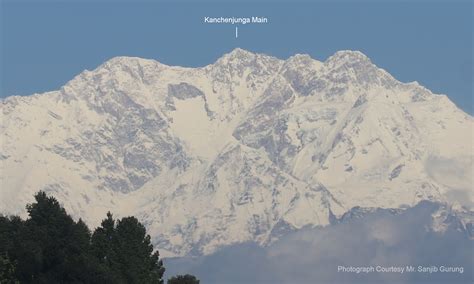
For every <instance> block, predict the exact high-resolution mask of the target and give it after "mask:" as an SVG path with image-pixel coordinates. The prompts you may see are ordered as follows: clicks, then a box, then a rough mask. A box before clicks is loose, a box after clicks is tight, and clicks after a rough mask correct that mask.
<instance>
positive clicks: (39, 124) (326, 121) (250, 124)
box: [0, 49, 474, 256]
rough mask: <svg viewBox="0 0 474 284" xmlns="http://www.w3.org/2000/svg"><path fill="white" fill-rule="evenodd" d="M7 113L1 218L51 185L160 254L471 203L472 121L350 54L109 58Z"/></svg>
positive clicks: (94, 217)
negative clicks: (145, 238)
mask: <svg viewBox="0 0 474 284" xmlns="http://www.w3.org/2000/svg"><path fill="white" fill-rule="evenodd" d="M1 102H2V104H1V108H2V120H1V125H0V127H1V128H0V136H1V138H2V139H1V145H0V146H1V147H0V149H1V152H0V161H1V162H0V169H1V178H2V181H1V185H2V186H1V189H0V197H1V199H0V212H3V213H8V214H24V205H25V204H26V203H27V202H31V200H32V196H33V194H34V193H35V192H36V191H38V190H45V191H47V192H49V193H51V194H54V196H56V197H57V198H58V199H59V200H60V201H61V202H62V203H63V204H64V206H65V207H66V209H67V210H68V212H70V213H72V214H73V215H74V216H76V217H81V218H83V219H84V220H86V221H87V222H88V223H89V224H90V225H91V226H95V225H97V224H98V223H99V222H100V220H101V219H102V218H104V216H105V213H106V212H107V211H109V210H110V211H111V212H113V213H115V215H116V216H124V215H130V214H132V215H135V216H137V217H138V218H139V219H140V220H141V221H142V222H143V223H144V224H145V225H146V226H147V228H148V230H149V232H150V234H151V235H152V238H153V241H154V244H155V245H156V246H157V247H158V249H159V250H160V252H161V253H162V255H165V256H173V255H186V254H207V253H211V252H213V251H215V250H216V249H217V248H218V247H220V246H224V245H229V244H234V243H239V242H245V241H249V240H255V241H257V242H259V243H261V244H267V243H270V242H272V241H273V240H275V239H277V238H278V237H279V236H281V235H282V234H285V232H287V231H292V230H297V229H299V228H302V227H305V226H324V225H329V224H330V223H331V220H338V219H339V218H341V217H342V216H344V213H345V212H347V211H349V210H350V209H351V208H353V207H356V206H359V207H363V208H367V207H372V208H393V209H397V210H398V209H400V208H405V207H409V206H413V205H415V204H416V203H418V202H419V201H421V200H431V201H440V202H448V203H455V204H458V205H459V206H462V208H463V209H462V210H472V208H473V192H474V191H473V188H472V184H473V180H472V176H474V172H473V165H472V163H473V162H472V161H473V157H474V151H473V150H474V148H473V145H474V144H473V129H474V128H473V126H474V123H473V122H474V121H473V118H472V117H471V116H470V115H468V114H466V113H464V112H463V111H461V110H459V109H458V108H457V107H456V106H455V105H454V104H453V103H452V102H451V101H450V100H449V99H448V98H447V97H446V96H444V95H435V94H432V93H431V92H430V91H429V90H427V89H426V88H424V87H422V86H420V85H419V84H418V83H401V82H399V81H397V80H396V79H395V78H393V77H392V76H391V75H390V74H388V73H387V72H386V71H384V70H382V69H380V68H378V67H377V66H375V65H374V64H373V63H372V62H371V61H370V59H369V58H367V57H366V56H365V55H363V54H362V53H360V52H357V51H339V52H337V53H335V54H334V55H333V56H331V57H330V58H328V59H327V60H326V61H324V62H320V61H317V60H314V59H312V58H311V57H309V56H308V55H295V56H293V57H290V58H288V59H287V60H280V59H277V58H274V57H271V56H267V55H263V54H254V53H251V52H248V51H245V50H242V49H235V50H234V51H232V52H230V53H229V54H226V55H224V56H223V57H221V58H220V59H218V60H217V61H216V62H215V63H214V64H211V65H208V66H205V67H202V68H184V67H174V66H167V65H164V64H161V63H159V62H157V61H154V60H146V59H140V58H132V57H116V58H113V59H111V60H109V61H107V62H105V63H104V64H102V65H101V66H99V67H98V68H97V69H95V70H93V71H84V72H82V73H81V74H79V75H78V76H76V77H75V78H74V79H72V80H71V81H70V82H68V83H67V84H66V85H65V86H63V87H62V88H61V89H60V90H58V91H53V92H48V93H44V94H34V95H31V96H24V97H18V96H12V97H7V98H5V99H3V100H2V101H1ZM471 227H472V226H471Z"/></svg>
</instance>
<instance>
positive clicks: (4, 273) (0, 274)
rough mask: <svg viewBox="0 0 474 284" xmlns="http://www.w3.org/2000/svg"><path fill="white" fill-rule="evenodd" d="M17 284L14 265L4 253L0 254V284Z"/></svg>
mask: <svg viewBox="0 0 474 284" xmlns="http://www.w3.org/2000/svg"><path fill="white" fill-rule="evenodd" d="M14 283H19V282H18V280H17V279H16V277H15V265H14V264H13V263H12V261H11V260H10V258H9V257H8V255H7V254H6V253H1V254H0V284H14Z"/></svg>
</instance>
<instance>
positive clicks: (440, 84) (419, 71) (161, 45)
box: [0, 0, 474, 114]
mask: <svg viewBox="0 0 474 284" xmlns="http://www.w3.org/2000/svg"><path fill="white" fill-rule="evenodd" d="M0 1H1V2H2V4H1V74H0V75H1V94H0V95H1V97H5V96H9V95H27V94H31V93H34V92H44V91H49V90H55V89H58V88H59V87H60V86H62V85H63V84H64V83H66V82H67V81H68V80H70V79H71V78H72V77H73V76H74V75H76V74H78V73H79V72H81V71H82V70H84V69H89V70H91V69H94V68H95V67H97V66H98V65H99V64H101V63H102V62H104V61H105V60H107V59H109V58H111V57H114V56H118V55H127V56H139V57H143V58H153V59H156V60H158V61H160V62H163V63H166V64H170V65H182V66H202V65H206V64H209V63H211V62H213V61H214V60H215V59H217V58H218V57H219V56H221V55H222V54H223V53H225V52H228V51H230V50H232V49H233V48H235V47H241V48H244V49H248V50H251V51H256V52H264V53H268V54H271V55H274V56H277V57H280V58H287V57H288V56H290V55H292V54H294V53H308V54H310V55H311V56H312V57H314V58H317V59H319V60H324V59H326V58H327V57H328V56H329V55H331V54H333V53H334V52H335V51H337V50H341V49H351V50H360V51H362V52H363V53H365V54H366V55H368V56H369V57H370V58H371V59H372V61H373V62H374V63H375V64H377V65H378V66H379V67H382V68H384V69H386V70H387V71H389V72H390V73H391V74H392V75H394V76H395V77H396V78H397V79H399V80H401V81H403V82H408V81H415V80H416V81H418V82H420V83H421V84H422V85H424V86H426V87H427V88H429V89H431V90H432V91H434V92H435V93H444V94H447V95H448V96H449V97H450V98H451V99H452V100H453V101H454V102H455V103H456V104H457V105H458V106H459V107H461V108H462V109H464V110H465V111H467V112H468V113H470V114H473V112H474V105H473V88H472V84H473V28H472V26H473V4H472V1H469V0H466V1H459V0H458V1H456V0H455V1H452V0H451V1H448V0H446V1H388V0H386V1H312V2H309V1H277V3H275V2H270V1H264V0H260V1H240V2H234V1H229V0H227V1H219V2H217V1H213V2H207V3H203V1H199V3H196V4H193V2H196V1H193V2H191V1H189V2H186V1H177V2H176V1H174V2H175V3H171V2H167V3H163V1H148V2H137V1H133V2H132V1H130V2H128V1H120V2H119V3H117V2H113V1H57V0H56V1H11V0H0ZM204 16H245V17H248V16H266V17H268V18H269V19H270V24H268V25H264V26H241V27H240V28H239V31H240V33H239V34H240V36H239V38H238V39H235V37H234V30H233V29H234V28H233V26H231V25H228V26H222V25H205V24H203V23H202V18H203V17H204Z"/></svg>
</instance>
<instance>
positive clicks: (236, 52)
mask: <svg viewBox="0 0 474 284" xmlns="http://www.w3.org/2000/svg"><path fill="white" fill-rule="evenodd" d="M255 55H256V54H255V53H253V52H250V51H248V50H245V49H242V48H240V47H237V48H234V49H233V50H232V51H231V52H229V53H227V54H225V55H224V57H225V56H229V57H239V58H241V57H254V56H255Z"/></svg>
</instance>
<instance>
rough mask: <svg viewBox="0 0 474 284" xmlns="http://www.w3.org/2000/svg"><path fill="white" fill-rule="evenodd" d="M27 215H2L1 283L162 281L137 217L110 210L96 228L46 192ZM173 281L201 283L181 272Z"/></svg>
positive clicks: (156, 257) (159, 262)
mask: <svg viewBox="0 0 474 284" xmlns="http://www.w3.org/2000/svg"><path fill="white" fill-rule="evenodd" d="M35 200H36V202H34V203H32V204H28V205H27V206H26V209H27V211H28V215H29V216H28V218H27V219H26V220H22V219H21V218H20V217H17V216H12V217H6V216H0V283H2V284H3V283H140V284H141V283H164V280H163V273H164V271H165V267H164V265H163V262H162V260H161V259H160V257H159V253H158V251H154V250H153V245H152V244H151V242H150V236H149V235H147V233H146V229H145V227H144V226H143V225H142V224H141V223H140V222H139V221H138V220H137V218H135V217H133V216H132V217H124V218H122V219H120V220H115V219H114V218H113V216H112V214H111V213H110V212H109V213H108V214H107V216H106V218H105V219H104V220H103V221H102V223H101V225H100V226H99V227H97V228H96V229H95V230H94V231H93V232H91V230H89V228H88V227H87V225H86V224H85V223H84V222H83V221H82V220H81V219H79V220H78V221H77V222H76V221H74V220H73V218H72V217H71V216H70V215H68V214H67V212H66V210H65V209H64V208H63V207H62V206H61V205H60V204H59V202H58V201H57V200H56V199H55V198H54V197H49V196H47V195H46V193H45V192H39V193H37V194H36V195H35ZM167 283H169V284H180V283H185V284H198V283H199V280H197V279H196V278H195V277H194V276H192V275H177V276H175V277H172V278H170V279H168V281H167Z"/></svg>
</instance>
